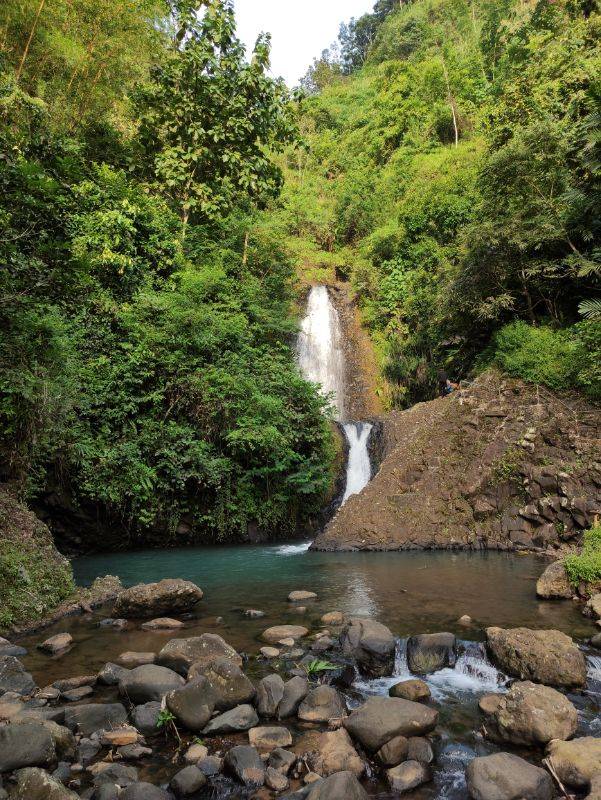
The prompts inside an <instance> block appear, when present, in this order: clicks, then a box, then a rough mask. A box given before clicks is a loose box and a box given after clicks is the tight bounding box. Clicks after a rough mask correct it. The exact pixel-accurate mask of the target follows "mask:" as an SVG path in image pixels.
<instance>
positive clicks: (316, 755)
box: [294, 728, 365, 778]
mask: <svg viewBox="0 0 601 800" xmlns="http://www.w3.org/2000/svg"><path fill="white" fill-rule="evenodd" d="M294 752H295V753H297V755H299V756H302V757H303V758H304V759H305V762H306V763H307V764H308V765H309V767H310V768H311V770H312V771H313V772H316V773H317V774H318V775H323V776H324V777H325V776H327V775H333V774H334V773H335V772H352V773H353V775H356V776H357V777H358V778H360V777H361V775H363V773H364V772H365V763H364V761H363V759H362V758H361V757H360V756H359V754H358V753H357V751H356V750H355V747H354V746H353V743H352V741H351V737H350V736H349V735H348V733H347V732H346V731H345V730H344V728H339V729H338V730H336V731H326V732H325V733H320V732H319V731H311V732H309V733H307V734H305V735H304V736H302V737H301V739H300V740H299V741H298V742H297V743H296V745H295V747H294Z"/></svg>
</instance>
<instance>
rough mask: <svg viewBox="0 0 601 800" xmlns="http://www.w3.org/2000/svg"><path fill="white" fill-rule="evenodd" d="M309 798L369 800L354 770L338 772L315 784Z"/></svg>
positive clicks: (313, 799)
mask: <svg viewBox="0 0 601 800" xmlns="http://www.w3.org/2000/svg"><path fill="white" fill-rule="evenodd" d="M307 798H308V800H367V792H366V791H365V789H364V788H363V787H362V786H361V784H360V783H359V781H358V780H357V778H356V777H355V776H354V775H353V773H352V772H337V773H336V774H335V775H330V776H329V777H328V778H326V779H325V780H323V781H319V783H317V784H315V786H313V788H312V789H311V791H310V792H309V794H308V795H307Z"/></svg>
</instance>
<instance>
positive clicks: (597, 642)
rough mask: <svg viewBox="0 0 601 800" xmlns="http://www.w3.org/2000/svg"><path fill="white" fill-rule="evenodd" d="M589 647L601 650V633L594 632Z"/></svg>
mask: <svg viewBox="0 0 601 800" xmlns="http://www.w3.org/2000/svg"><path fill="white" fill-rule="evenodd" d="M591 647H594V648H595V649H596V650H601V633H596V634H595V635H594V636H593V637H592V639H591Z"/></svg>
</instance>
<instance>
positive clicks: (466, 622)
mask: <svg viewBox="0 0 601 800" xmlns="http://www.w3.org/2000/svg"><path fill="white" fill-rule="evenodd" d="M473 621H474V620H473V619H472V618H471V617H470V616H469V614H464V615H463V616H462V617H459V619H458V620H457V623H458V624H459V625H462V626H463V627H464V628H469V626H470V625H471V624H472V623H473Z"/></svg>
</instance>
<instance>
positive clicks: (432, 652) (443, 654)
mask: <svg viewBox="0 0 601 800" xmlns="http://www.w3.org/2000/svg"><path fill="white" fill-rule="evenodd" d="M456 661H457V640H456V638H455V636H454V635H453V634H452V633H423V634H421V635H420V636H411V637H410V639H409V640H408V642H407V664H408V666H409V669H410V670H411V672H413V673H415V674H416V675H427V674H428V673H430V672H436V671H437V670H439V669H444V668H445V667H454V666H455V662H456Z"/></svg>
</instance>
